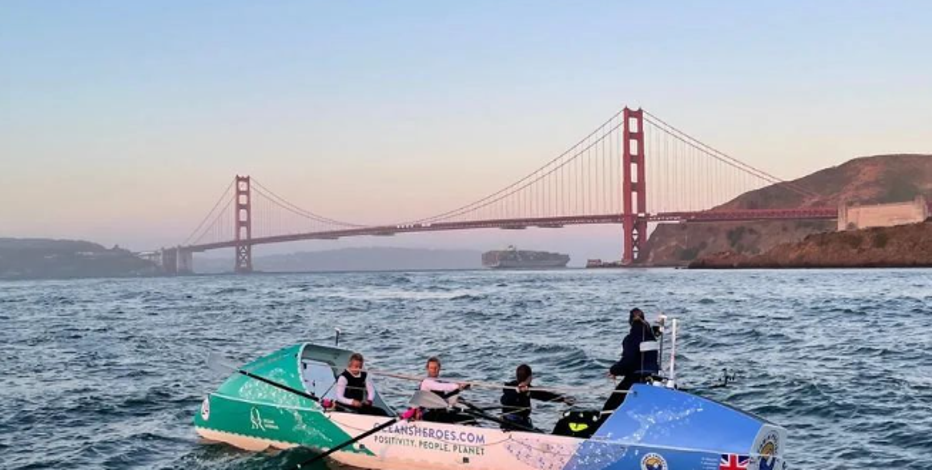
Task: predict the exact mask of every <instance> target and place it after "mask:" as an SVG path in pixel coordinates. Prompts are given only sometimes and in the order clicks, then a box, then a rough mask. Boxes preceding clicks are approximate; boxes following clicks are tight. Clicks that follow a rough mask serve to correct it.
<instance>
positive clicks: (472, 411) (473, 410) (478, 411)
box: [459, 399, 544, 434]
mask: <svg viewBox="0 0 932 470" xmlns="http://www.w3.org/2000/svg"><path fill="white" fill-rule="evenodd" d="M459 402H460V403H461V404H463V405H464V406H466V408H469V410H463V411H465V412H466V414H469V415H471V416H474V417H479V418H485V419H487V420H489V421H492V422H493V423H498V424H501V425H504V426H508V427H513V428H517V429H520V430H522V431H526V432H537V433H542V434H543V433H544V431H543V430H540V429H537V428H535V427H533V426H525V425H523V424H520V423H516V422H514V421H506V420H504V419H501V418H496V417H495V416H492V415H490V414H488V413H486V412H485V411H484V410H483V409H482V408H479V407H478V406H476V405H473V404H472V403H469V402H468V401H466V400H463V399H460V401H459Z"/></svg>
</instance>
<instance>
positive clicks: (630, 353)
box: [602, 308, 660, 419]
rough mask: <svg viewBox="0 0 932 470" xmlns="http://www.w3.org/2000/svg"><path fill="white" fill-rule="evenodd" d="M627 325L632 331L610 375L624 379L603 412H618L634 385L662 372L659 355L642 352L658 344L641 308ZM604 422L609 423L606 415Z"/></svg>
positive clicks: (626, 338)
mask: <svg viewBox="0 0 932 470" xmlns="http://www.w3.org/2000/svg"><path fill="white" fill-rule="evenodd" d="M628 324H629V325H631V330H630V331H629V332H628V335H627V336H625V339H624V341H623V342H622V351H621V359H620V360H618V362H616V363H614V364H612V367H611V369H609V372H608V373H609V375H611V376H614V377H619V376H624V378H623V379H622V380H621V383H619V384H618V386H617V387H615V393H613V394H612V396H610V397H609V398H608V400H607V401H606V402H605V406H604V407H602V411H613V410H615V409H616V408H618V407H619V406H620V405H621V403H622V402H624V401H625V396H626V395H627V391H628V390H629V389H630V388H631V386H632V385H634V384H636V383H639V382H644V381H645V379H647V378H648V377H650V376H652V375H654V374H656V373H657V372H659V371H660V364H659V362H658V354H657V351H656V350H654V351H641V343H643V342H645V341H657V338H656V337H655V336H654V331H653V329H652V328H651V326H650V324H649V323H647V320H645V319H644V312H643V311H641V309H639V308H635V309H632V310H631V312H630V313H629V314H628ZM603 418H605V419H607V418H608V415H607V414H606V415H603Z"/></svg>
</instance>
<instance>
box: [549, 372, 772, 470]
mask: <svg viewBox="0 0 932 470" xmlns="http://www.w3.org/2000/svg"><path fill="white" fill-rule="evenodd" d="M785 447H786V430H785V429H783V428H782V427H780V426H777V425H774V424H772V423H769V422H767V421H765V420H763V419H761V418H758V417H756V416H752V415H750V414H747V413H744V412H741V411H738V410H736V409H734V408H731V407H729V406H727V405H723V404H721V403H718V402H716V401H713V400H709V399H706V398H702V397H698V396H696V395H692V394H689V393H686V392H681V391H677V390H672V389H668V388H663V387H656V386H652V385H644V384H637V385H635V386H634V387H632V389H631V393H629V395H628V397H627V398H626V399H625V401H624V403H623V404H622V406H621V407H619V408H618V409H617V410H616V411H615V412H614V413H613V414H612V416H611V417H610V418H609V419H608V420H606V421H605V423H604V424H603V425H602V426H601V427H600V428H599V430H598V432H596V434H595V435H594V436H593V437H592V438H590V439H589V440H587V441H586V442H585V443H583V444H582V446H581V448H580V449H579V450H578V451H577V453H576V455H575V456H574V457H573V458H572V459H571V460H570V462H569V463H568V465H567V466H566V467H565V469H567V470H582V469H596V468H600V469H606V470H637V469H641V470H688V469H694V470H721V469H729V470H732V469H733V470H744V469H748V470H784V469H785V468H787V467H786V462H785V460H784V459H783V451H784V448H785Z"/></svg>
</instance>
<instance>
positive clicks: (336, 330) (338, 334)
mask: <svg viewBox="0 0 932 470" xmlns="http://www.w3.org/2000/svg"><path fill="white" fill-rule="evenodd" d="M333 331H335V332H336V333H337V337H336V341H335V342H334V346H336V347H340V333H343V331H342V330H340V329H339V328H334V329H333Z"/></svg>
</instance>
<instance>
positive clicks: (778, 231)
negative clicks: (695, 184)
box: [642, 154, 932, 266]
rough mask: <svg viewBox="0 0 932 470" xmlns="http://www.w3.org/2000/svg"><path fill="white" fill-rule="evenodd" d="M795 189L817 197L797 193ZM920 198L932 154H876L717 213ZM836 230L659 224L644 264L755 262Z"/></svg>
mask: <svg viewBox="0 0 932 470" xmlns="http://www.w3.org/2000/svg"><path fill="white" fill-rule="evenodd" d="M791 185H792V186H795V187H799V188H802V189H804V190H806V191H807V192H808V193H811V194H810V195H803V194H801V193H800V192H797V191H792V190H790V189H789V186H791ZM918 195H923V196H925V197H926V198H927V199H932V155H920V154H898V155H876V156H870V157H861V158H856V159H853V160H850V161H848V162H845V163H843V164H841V165H838V166H835V167H831V168H826V169H824V170H820V171H817V172H815V173H812V174H810V175H807V176H804V177H802V178H799V179H796V180H793V181H789V182H786V183H778V184H774V185H770V186H767V187H764V188H761V189H758V190H755V191H749V192H747V193H744V194H742V195H740V196H738V197H736V198H735V199H732V200H731V201H728V202H727V203H725V204H722V205H720V206H718V207H716V208H714V209H713V210H740V209H783V208H804V207H837V206H838V205H840V204H843V203H844V204H882V203H890V202H899V201H908V200H911V199H913V198H915V197H916V196H918ZM835 228H836V222H835V221H834V220H799V221H752V222H697V223H681V224H658V225H657V227H656V229H655V230H654V231H653V232H652V233H651V235H650V237H649V238H648V241H647V244H646V246H645V253H644V258H643V261H642V263H643V264H644V265H647V266H686V265H688V264H689V263H690V262H692V261H695V260H698V259H701V258H704V257H707V256H710V255H713V254H716V253H721V252H730V253H732V255H733V256H744V257H751V256H755V255H761V254H763V253H766V252H768V251H769V250H771V249H773V248H774V247H776V246H777V245H781V244H785V243H793V242H797V241H800V240H803V239H804V238H806V237H808V236H811V235H813V234H817V233H822V232H830V231H834V230H835ZM717 256H718V255H717Z"/></svg>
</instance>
